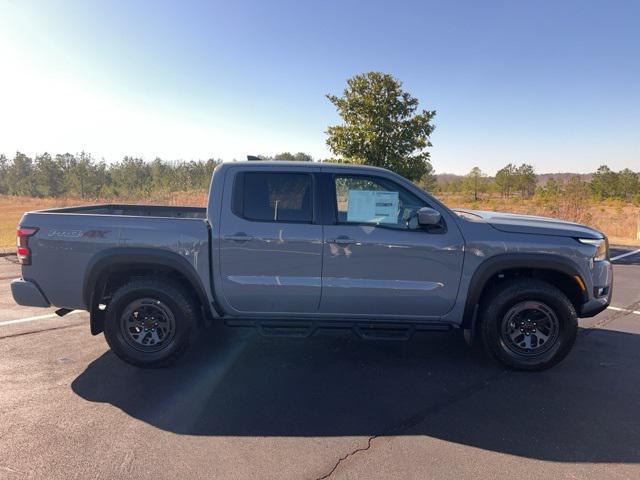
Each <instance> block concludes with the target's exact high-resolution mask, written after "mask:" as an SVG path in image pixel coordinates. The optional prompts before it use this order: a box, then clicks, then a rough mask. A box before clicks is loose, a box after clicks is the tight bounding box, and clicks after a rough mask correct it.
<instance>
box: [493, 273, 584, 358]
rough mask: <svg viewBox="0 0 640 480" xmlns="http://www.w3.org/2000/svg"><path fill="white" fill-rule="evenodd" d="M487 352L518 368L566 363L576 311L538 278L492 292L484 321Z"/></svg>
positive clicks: (563, 295)
mask: <svg viewBox="0 0 640 480" xmlns="http://www.w3.org/2000/svg"><path fill="white" fill-rule="evenodd" d="M481 331H482V339H483V343H484V346H485V349H486V350H487V351H488V352H489V353H490V354H491V355H492V356H493V357H494V358H496V359H497V360H498V361H500V362H501V363H503V364H505V365H507V366H509V367H511V368H515V369H518V370H544V369H546V368H550V367H552V366H554V365H555V364H557V363H558V362H560V361H561V360H562V359H564V358H565V357H566V356H567V355H568V353H569V352H570V351H571V348H572V347H573V344H574V342H575V340H576V336H577V331H578V321H577V316H576V311H575V308H574V307H573V305H572V303H571V302H570V301H569V299H568V298H567V297H566V295H565V294H564V293H563V292H562V291H561V290H559V289H558V288H556V287H554V286H553V285H550V284H548V283H546V282H543V281H540V280H536V279H521V280H516V281H515V282H510V283H509V284H508V285H505V286H503V287H499V288H497V289H496V290H494V291H493V292H492V295H491V298H490V299H489V300H488V302H487V303H486V304H485V307H484V309H483V311H482V317H481Z"/></svg>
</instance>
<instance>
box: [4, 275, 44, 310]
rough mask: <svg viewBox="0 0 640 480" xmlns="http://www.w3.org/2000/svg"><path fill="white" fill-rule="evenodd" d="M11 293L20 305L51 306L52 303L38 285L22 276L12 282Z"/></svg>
mask: <svg viewBox="0 0 640 480" xmlns="http://www.w3.org/2000/svg"><path fill="white" fill-rule="evenodd" d="M11 294H12V295H13V299H14V300H15V301H16V303H17V304H18V305H24V306H26V307H49V306H51V304H50V303H49V300H47V297H45V296H44V294H43V293H42V292H41V291H40V289H39V288H38V285H36V284H35V283H34V282H30V281H29V280H23V279H22V278H19V279H16V280H13V281H12V282H11Z"/></svg>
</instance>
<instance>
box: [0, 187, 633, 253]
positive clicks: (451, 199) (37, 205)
mask: <svg viewBox="0 0 640 480" xmlns="http://www.w3.org/2000/svg"><path fill="white" fill-rule="evenodd" d="M441 199H442V200H443V201H444V202H445V203H446V204H447V205H449V206H451V207H453V208H456V207H457V208H473V209H478V210H497V211H505V212H513V213H523V214H530V215H543V216H550V217H557V218H563V219H565V220H571V221H578V222H580V223H585V224H587V225H590V226H592V227H595V228H597V229H599V230H602V231H603V232H605V233H606V234H607V235H608V236H609V238H610V240H611V243H614V244H618V245H640V240H638V239H637V228H638V227H637V225H638V221H639V220H638V218H639V216H640V208H639V207H638V206H634V205H632V204H630V203H624V202H620V201H604V202H600V203H595V202H589V203H586V204H585V203H579V204H577V205H576V204H571V203H570V202H569V203H565V202H563V201H562V200H561V201H558V202H554V203H553V204H548V203H543V202H540V201H537V200H535V199H531V200H521V199H518V198H507V199H502V198H492V197H486V198H482V199H480V200H479V201H477V202H475V201H472V200H469V199H467V198H465V197H463V196H443V197H441ZM107 202H111V203H156V204H164V205H194V206H205V205H206V202H207V192H206V191H196V192H177V193H168V194H155V195H151V196H149V197H147V198H143V199H140V198H126V197H121V198H109V199H102V200H91V201H89V200H82V199H79V198H32V197H12V196H6V195H0V251H2V250H5V251H6V250H10V249H12V248H13V246H14V245H15V234H16V226H17V225H18V222H19V221H20V217H21V216H22V214H23V213H24V212H26V211H29V210H39V209H43V208H56V207H64V206H69V205H81V204H87V203H107Z"/></svg>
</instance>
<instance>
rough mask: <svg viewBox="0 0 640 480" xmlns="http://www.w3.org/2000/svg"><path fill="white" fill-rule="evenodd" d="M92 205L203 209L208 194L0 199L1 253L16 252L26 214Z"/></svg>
mask: <svg viewBox="0 0 640 480" xmlns="http://www.w3.org/2000/svg"><path fill="white" fill-rule="evenodd" d="M90 203H140V204H145V203H146V204H149V203H154V204H162V205H193V206H197V207H203V206H206V204H207V192H205V191H203V192H176V193H168V194H157V195H151V196H149V197H146V198H128V197H118V198H107V199H98V200H86V199H84V200H83V199H81V198H33V197H13V196H8V195H0V251H2V250H7V249H10V248H13V246H14V245H15V243H16V226H17V225H18V223H19V222H20V218H21V217H22V214H23V213H24V212H28V211H30V210H42V209H44V208H58V207H68V206H72V205H83V204H90Z"/></svg>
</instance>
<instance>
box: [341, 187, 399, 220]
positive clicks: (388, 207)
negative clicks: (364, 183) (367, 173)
mask: <svg viewBox="0 0 640 480" xmlns="http://www.w3.org/2000/svg"><path fill="white" fill-rule="evenodd" d="M348 200H349V203H348V207H347V222H356V223H398V192H381V191H378V190H349V196H348Z"/></svg>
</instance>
